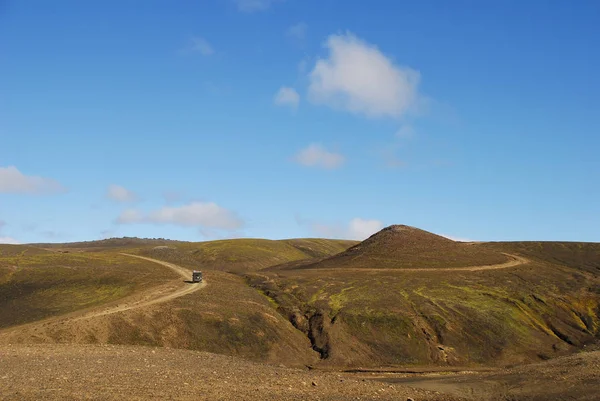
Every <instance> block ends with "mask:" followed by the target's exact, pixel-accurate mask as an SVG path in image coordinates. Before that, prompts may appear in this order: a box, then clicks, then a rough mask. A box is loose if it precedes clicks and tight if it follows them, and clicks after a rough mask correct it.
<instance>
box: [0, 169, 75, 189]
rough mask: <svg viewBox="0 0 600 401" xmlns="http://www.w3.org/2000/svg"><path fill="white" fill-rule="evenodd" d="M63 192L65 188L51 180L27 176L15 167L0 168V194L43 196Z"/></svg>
mask: <svg viewBox="0 0 600 401" xmlns="http://www.w3.org/2000/svg"><path fill="white" fill-rule="evenodd" d="M65 191H66V188H65V187H63V186H62V185H61V184H60V183H59V182H58V181H56V180H53V179H51V178H44V177H37V176H28V175H25V174H23V173H21V172H20V171H19V170H18V169H17V168H16V167H15V166H8V167H0V193H9V194H10V193H12V194H30V195H44V194H53V193H59V192H65Z"/></svg>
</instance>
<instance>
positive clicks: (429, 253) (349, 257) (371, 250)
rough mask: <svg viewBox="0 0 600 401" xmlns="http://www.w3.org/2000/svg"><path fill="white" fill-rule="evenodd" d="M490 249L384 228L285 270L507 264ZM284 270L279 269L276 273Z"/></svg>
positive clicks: (417, 231) (407, 228) (416, 231)
mask: <svg viewBox="0 0 600 401" xmlns="http://www.w3.org/2000/svg"><path fill="white" fill-rule="evenodd" d="M507 260H508V259H507V257H506V255H503V254H502V253H501V252H497V251H496V250H493V249H488V248H483V247H480V246H476V245H475V246H474V245H473V244H471V243H462V242H456V241H452V240H450V239H448V238H445V237H442V236H439V235H435V234H432V233H430V232H427V231H424V230H420V229H418V228H415V227H410V226H404V225H393V226H389V227H386V228H384V229H383V230H381V231H379V232H378V233H376V234H373V235H372V236H371V237H369V238H368V239H366V240H365V241H363V242H361V243H359V244H356V245H354V246H352V247H350V248H349V249H347V250H345V251H343V252H341V253H339V254H336V255H333V256H331V257H326V258H323V259H321V260H318V261H311V260H304V261H300V262H297V263H290V264H288V265H287V266H285V267H287V268H296V269H297V268H302V269H314V268H318V269H327V268H333V269H342V268H352V269H363V268H364V269H419V268H451V267H468V266H479V265H494V264H499V263H503V262H507ZM281 268H284V266H279V267H277V269H281Z"/></svg>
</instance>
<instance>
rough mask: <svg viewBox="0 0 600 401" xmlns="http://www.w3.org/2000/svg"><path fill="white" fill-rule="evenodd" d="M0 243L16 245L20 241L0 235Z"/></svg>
mask: <svg viewBox="0 0 600 401" xmlns="http://www.w3.org/2000/svg"><path fill="white" fill-rule="evenodd" d="M0 244H11V245H18V244H20V242H19V241H17V240H16V239H14V238H11V237H0Z"/></svg>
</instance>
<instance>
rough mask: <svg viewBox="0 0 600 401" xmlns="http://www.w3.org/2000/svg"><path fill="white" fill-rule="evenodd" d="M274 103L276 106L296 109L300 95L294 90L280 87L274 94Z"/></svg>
mask: <svg viewBox="0 0 600 401" xmlns="http://www.w3.org/2000/svg"><path fill="white" fill-rule="evenodd" d="M274 102H275V104H276V105H278V106H289V107H291V108H293V109H297V108H298V105H299V104H300V95H299V94H298V92H296V90H295V89H294V88H290V87H287V86H282V87H281V88H279V90H278V91H277V93H276V94H275V99H274Z"/></svg>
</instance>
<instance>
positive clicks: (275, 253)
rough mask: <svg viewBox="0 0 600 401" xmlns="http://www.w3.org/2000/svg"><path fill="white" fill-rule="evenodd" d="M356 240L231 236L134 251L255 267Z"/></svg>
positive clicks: (193, 262)
mask: <svg viewBox="0 0 600 401" xmlns="http://www.w3.org/2000/svg"><path fill="white" fill-rule="evenodd" d="M354 244H356V242H355V241H343V240H328V239H290V240H278V241H272V240H265V239H245V238H244V239H232V240H220V241H208V242H197V243H193V242H191V243H176V244H170V245H163V246H154V247H144V248H139V249H137V250H136V252H137V253H139V254H140V255H144V256H149V257H152V258H156V259H160V260H165V261H169V262H172V263H177V264H180V265H183V266H187V267H190V268H196V269H200V270H201V269H207V270H221V271H228V272H236V273H239V272H248V271H257V270H261V269H264V268H267V267H270V266H273V265H277V264H281V263H285V262H290V261H296V260H304V259H311V258H320V257H326V256H331V255H335V254H337V253H339V252H342V251H344V250H346V249H347V248H348V247H350V246H352V245H354Z"/></svg>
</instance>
